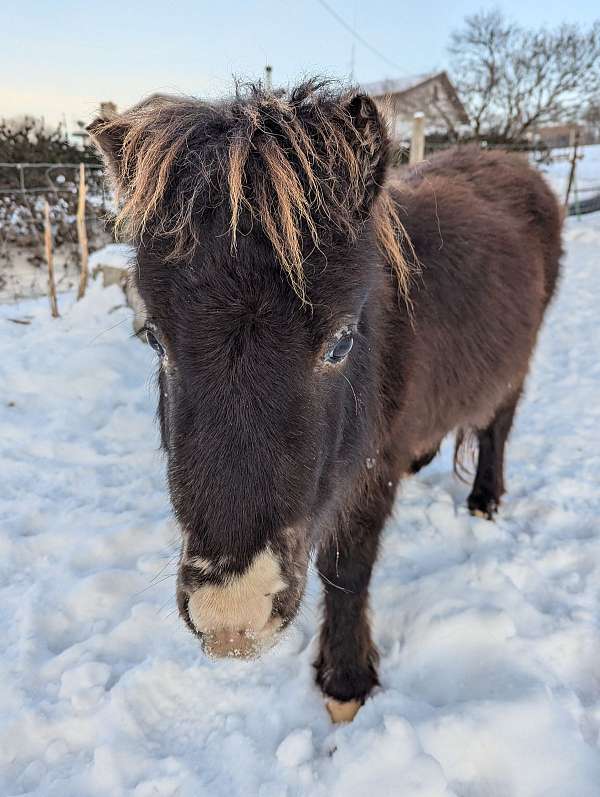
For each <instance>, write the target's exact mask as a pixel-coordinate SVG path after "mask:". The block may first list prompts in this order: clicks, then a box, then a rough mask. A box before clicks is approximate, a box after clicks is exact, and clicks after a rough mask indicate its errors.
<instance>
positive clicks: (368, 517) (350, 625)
mask: <svg viewBox="0 0 600 797" xmlns="http://www.w3.org/2000/svg"><path fill="white" fill-rule="evenodd" d="M386 485H388V483H387V482H386ZM384 493H387V494H380V493H379V491H377V495H373V494H372V493H371V495H370V500H369V501H368V503H367V505H366V506H361V507H359V508H358V509H355V510H354V511H353V512H352V513H351V514H350V516H349V517H346V518H345V522H343V523H339V524H338V528H337V529H336V530H335V531H333V532H332V533H330V534H329V535H328V537H327V539H326V540H325V541H324V542H323V543H322V545H321V548H320V550H319V555H318V557H317V566H318V568H319V575H320V577H321V581H322V583H323V589H324V593H325V616H324V619H323V625H322V627H321V636H320V649H319V655H318V658H317V660H316V662H315V665H314V666H315V669H316V681H317V684H318V685H319V687H320V688H321V691H322V692H323V694H324V695H325V697H326V699H327V709H328V711H329V713H330V715H331V718H332V720H333V721H334V722H345V721H350V720H352V719H353V718H354V715H355V714H356V712H357V711H358V709H359V708H360V707H361V705H362V704H363V703H364V701H365V699H366V698H367V696H368V694H369V692H370V691H371V690H372V689H373V687H375V686H377V685H378V683H379V680H378V677H377V663H378V658H379V657H378V654H377V649H376V648H375V645H374V643H373V640H372V638H371V629H370V623H369V612H368V608H369V607H368V602H369V581H370V580H371V572H372V570H373V565H374V563H375V559H376V557H377V550H378V544H379V535H380V532H381V528H382V526H383V523H384V521H385V518H386V517H387V514H388V513H389V510H390V508H391V505H392V502H393V489H392V487H391V485H388V486H387V489H386V490H385V491H384Z"/></svg>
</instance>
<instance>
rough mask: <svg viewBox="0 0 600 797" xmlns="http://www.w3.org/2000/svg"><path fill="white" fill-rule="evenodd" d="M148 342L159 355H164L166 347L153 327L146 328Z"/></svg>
mask: <svg viewBox="0 0 600 797" xmlns="http://www.w3.org/2000/svg"><path fill="white" fill-rule="evenodd" d="M146 343H148V345H149V346H152V348H153V349H154V351H155V352H156V353H157V354H158V356H159V357H164V354H165V349H164V346H163V345H162V343H161V342H160V341H159V339H158V338H157V337H156V335H155V334H154V332H152V330H151V329H147V330H146Z"/></svg>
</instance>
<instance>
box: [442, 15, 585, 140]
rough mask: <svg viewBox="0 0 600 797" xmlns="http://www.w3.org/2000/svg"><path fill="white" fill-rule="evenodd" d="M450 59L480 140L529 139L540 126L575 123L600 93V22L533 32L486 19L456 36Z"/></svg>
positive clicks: (469, 21)
mask: <svg viewBox="0 0 600 797" xmlns="http://www.w3.org/2000/svg"><path fill="white" fill-rule="evenodd" d="M449 52H450V56H451V64H452V77H453V79H454V82H455V85H456V86H457V89H458V92H459V94H460V96H461V99H462V101H463V102H464V104H465V106H466V108H467V111H468V112H469V114H470V116H471V119H472V122H473V128H474V132H475V135H476V136H477V137H480V136H482V135H484V134H485V135H486V136H494V137H497V138H499V139H501V140H504V141H514V140H519V139H522V138H523V137H524V136H525V134H526V133H527V132H529V131H530V130H531V129H532V128H533V127H535V126H536V125H540V124H547V123H549V122H556V121H561V122H567V121H571V120H573V119H576V118H577V117H578V115H579V114H580V113H581V109H582V108H583V107H585V106H586V105H587V104H588V103H589V102H590V101H591V100H592V98H593V97H594V96H598V93H599V92H600V21H598V22H596V23H594V25H593V26H592V27H591V28H590V29H589V30H583V29H582V28H580V27H579V26H578V25H570V24H563V25H561V26H560V27H558V28H557V29H555V30H546V29H542V30H539V31H531V30H526V29H524V28H521V27H519V26H518V25H515V24H514V23H512V22H510V21H509V20H507V19H506V18H505V17H504V16H503V14H502V13H501V12H500V11H498V10H496V11H491V12H481V13H479V14H475V15H473V16H470V17H467V18H466V20H465V25H464V27H463V28H462V29H461V30H458V31H455V32H454V33H453V34H452V37H451V43H450V47H449Z"/></svg>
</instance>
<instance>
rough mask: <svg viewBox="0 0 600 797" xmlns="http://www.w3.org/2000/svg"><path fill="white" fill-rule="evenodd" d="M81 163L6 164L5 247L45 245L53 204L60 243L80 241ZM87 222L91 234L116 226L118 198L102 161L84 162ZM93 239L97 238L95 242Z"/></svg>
mask: <svg viewBox="0 0 600 797" xmlns="http://www.w3.org/2000/svg"><path fill="white" fill-rule="evenodd" d="M81 168H82V164H79V163H0V245H2V244H7V243H10V244H15V245H22V246H25V247H31V246H34V247H35V246H37V247H38V248H39V247H41V245H42V243H43V231H44V206H45V202H46V201H47V202H48V205H49V207H50V219H51V222H52V227H53V234H54V238H55V243H56V245H57V246H61V245H62V244H63V243H72V244H76V243H77V231H76V215H77V204H78V198H79V180H80V169H81ZM83 169H84V174H85V184H86V202H85V221H86V224H87V225H88V228H89V234H90V236H91V238H92V239H93V238H94V237H97V236H102V234H103V233H105V232H106V231H107V230H108V229H109V228H110V218H111V215H112V211H113V198H112V196H111V194H110V192H109V191H108V190H107V188H106V185H105V181H104V169H103V166H102V164H100V163H97V164H89V163H86V164H83ZM92 243H93V240H92Z"/></svg>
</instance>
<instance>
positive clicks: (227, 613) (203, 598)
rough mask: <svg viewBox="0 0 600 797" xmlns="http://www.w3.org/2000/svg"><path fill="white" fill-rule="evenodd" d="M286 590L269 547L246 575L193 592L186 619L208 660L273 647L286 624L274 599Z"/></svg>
mask: <svg viewBox="0 0 600 797" xmlns="http://www.w3.org/2000/svg"><path fill="white" fill-rule="evenodd" d="M198 565H199V567H198V569H202V568H204V569H205V570H206V568H207V563H204V562H202V563H198ZM198 565H197V566H198ZM286 587H287V585H286V583H285V581H284V580H283V578H282V576H281V568H280V565H279V561H278V560H277V557H276V556H275V555H274V554H273V553H272V552H271V551H270V550H269V549H266V550H265V551H263V552H262V553H260V554H259V555H258V556H256V557H255V559H254V560H253V561H252V563H251V564H250V566H249V567H248V568H247V569H246V570H244V571H243V572H242V573H239V574H235V575H230V576H225V577H224V578H223V580H222V582H219V583H213V582H205V583H204V584H202V585H201V586H200V587H198V588H197V589H195V590H194V591H192V592H191V593H190V594H189V597H188V600H187V605H186V612H187V618H186V619H188V622H189V624H190V625H191V627H192V628H193V630H194V631H195V632H196V633H197V634H198V636H199V637H200V639H201V642H202V647H203V650H204V652H205V653H207V654H208V655H209V656H214V657H224V656H231V657H236V658H255V657H257V656H259V655H260V654H261V653H262V652H263V651H264V650H265V649H266V648H268V647H270V646H271V645H272V644H273V642H274V639H275V636H276V634H277V631H278V630H279V629H280V628H281V626H282V624H283V622H282V619H281V618H280V617H279V616H278V615H277V613H276V612H275V611H274V609H273V599H274V597H275V596H276V595H277V593H279V592H282V591H283V590H285V589H286Z"/></svg>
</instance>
